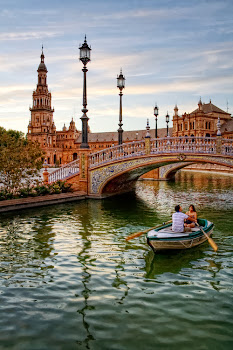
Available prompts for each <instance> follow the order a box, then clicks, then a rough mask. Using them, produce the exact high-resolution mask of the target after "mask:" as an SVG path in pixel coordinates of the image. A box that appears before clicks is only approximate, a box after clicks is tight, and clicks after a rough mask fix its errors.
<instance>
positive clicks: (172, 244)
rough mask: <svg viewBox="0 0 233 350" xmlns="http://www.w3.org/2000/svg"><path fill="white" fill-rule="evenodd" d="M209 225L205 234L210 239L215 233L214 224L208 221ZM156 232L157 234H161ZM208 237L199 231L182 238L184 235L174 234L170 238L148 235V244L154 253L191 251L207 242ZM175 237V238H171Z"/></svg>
mask: <svg viewBox="0 0 233 350" xmlns="http://www.w3.org/2000/svg"><path fill="white" fill-rule="evenodd" d="M207 223H208V225H207V226H206V227H205V230H204V231H205V233H206V235H207V236H208V237H210V236H211V235H212V233H213V227H214V225H213V223H211V222H209V221H207ZM159 230H160V229H158V231H157V230H156V233H158V232H159ZM206 235H204V234H203V232H201V231H198V232H194V233H191V234H187V233H186V234H184V236H183V237H182V234H180V237H179V235H176V234H172V235H170V238H158V237H156V236H149V237H148V235H147V243H148V244H149V246H150V247H151V248H152V249H153V251H154V252H159V251H164V250H181V249H190V248H193V247H196V246H198V245H200V244H202V243H204V242H205V241H207V237H206ZM171 236H173V237H171Z"/></svg>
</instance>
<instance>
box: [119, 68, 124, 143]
mask: <svg viewBox="0 0 233 350" xmlns="http://www.w3.org/2000/svg"><path fill="white" fill-rule="evenodd" d="M117 87H118V88H119V90H120V93H119V96H120V110H119V124H118V125H119V129H118V145H121V144H122V139H123V129H122V125H123V124H122V95H123V94H122V90H123V89H124V87H125V77H124V76H123V74H122V69H121V70H120V75H118V76H117Z"/></svg>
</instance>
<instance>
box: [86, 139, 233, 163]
mask: <svg viewBox="0 0 233 350" xmlns="http://www.w3.org/2000/svg"><path fill="white" fill-rule="evenodd" d="M177 152H180V153H204V154H223V155H229V156H233V140H232V139H224V138H219V137H193V136H181V137H170V136H168V137H163V138H157V139H150V154H163V153H177ZM145 154H146V149H145V140H142V141H133V142H129V143H124V144H122V145H118V146H114V147H110V148H106V149H102V150H100V151H98V152H95V153H91V154H90V155H89V166H90V168H93V167H96V166H99V165H102V164H107V163H110V162H113V161H117V160H120V159H128V158H131V157H135V156H143V155H145Z"/></svg>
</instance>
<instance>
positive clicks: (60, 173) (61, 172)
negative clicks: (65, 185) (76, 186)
mask: <svg viewBox="0 0 233 350" xmlns="http://www.w3.org/2000/svg"><path fill="white" fill-rule="evenodd" d="M78 173H79V157H78V158H77V159H76V160H74V161H72V162H70V163H68V164H66V165H64V166H62V167H61V168H59V169H57V170H55V171H53V172H52V173H50V174H49V183H51V182H55V181H58V180H64V179H66V178H67V177H69V176H71V175H74V174H78Z"/></svg>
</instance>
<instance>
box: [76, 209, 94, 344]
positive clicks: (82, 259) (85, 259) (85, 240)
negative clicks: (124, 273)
mask: <svg viewBox="0 0 233 350" xmlns="http://www.w3.org/2000/svg"><path fill="white" fill-rule="evenodd" d="M79 220H80V222H81V223H82V230H81V231H80V232H79V235H80V237H81V239H82V249H81V250H79V253H78V255H77V259H78V262H79V263H80V265H81V269H82V276H81V283H82V287H81V288H82V292H81V294H82V296H83V307H82V308H79V309H78V310H77V312H78V313H79V314H80V315H82V323H83V327H84V329H85V331H86V337H85V339H84V340H77V341H76V343H77V344H78V345H79V346H81V345H85V347H86V349H90V341H92V340H95V338H94V337H93V335H92V334H91V332H90V325H89V323H88V322H87V320H86V318H87V311H88V310H89V311H90V310H94V309H95V307H94V306H91V305H89V304H88V299H89V297H90V295H91V293H92V291H91V290H90V289H89V287H88V285H89V283H90V280H91V273H90V272H89V268H88V264H89V263H90V251H91V240H90V233H91V232H92V231H93V226H92V224H91V222H90V213H88V203H86V210H85V208H83V210H82V211H81V215H80V216H79Z"/></svg>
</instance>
